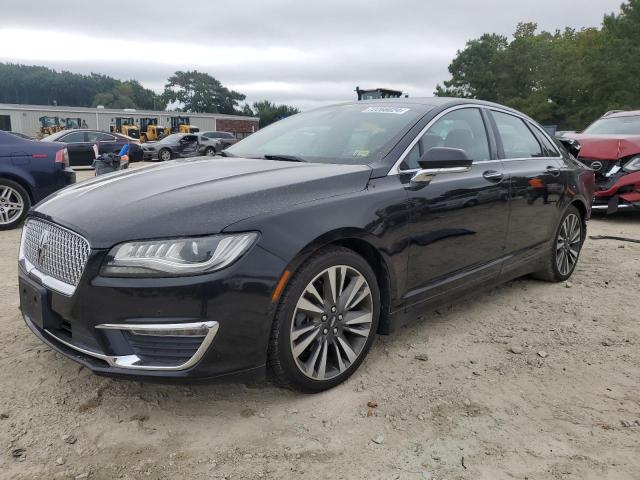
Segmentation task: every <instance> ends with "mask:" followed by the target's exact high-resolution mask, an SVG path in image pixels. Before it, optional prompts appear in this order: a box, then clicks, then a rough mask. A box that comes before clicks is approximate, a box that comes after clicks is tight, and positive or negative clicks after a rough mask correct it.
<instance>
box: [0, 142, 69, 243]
mask: <svg viewBox="0 0 640 480" xmlns="http://www.w3.org/2000/svg"><path fill="white" fill-rule="evenodd" d="M75 181H76V176H75V173H74V172H73V170H71V169H70V168H69V156H68V153H67V149H66V148H65V147H64V145H62V144H60V143H51V142H38V141H35V140H28V139H24V138H21V137H19V136H16V135H12V134H11V133H8V132H1V131H0V230H8V229H10V228H15V227H17V226H18V225H20V223H21V222H22V220H23V219H24V218H25V216H26V215H27V212H28V211H29V208H30V207H31V205H34V204H36V203H37V202H39V201H40V200H42V199H43V198H45V197H46V196H48V195H50V194H52V193H53V192H55V191H56V190H59V189H61V188H63V187H65V186H67V185H70V184H72V183H74V182H75Z"/></svg>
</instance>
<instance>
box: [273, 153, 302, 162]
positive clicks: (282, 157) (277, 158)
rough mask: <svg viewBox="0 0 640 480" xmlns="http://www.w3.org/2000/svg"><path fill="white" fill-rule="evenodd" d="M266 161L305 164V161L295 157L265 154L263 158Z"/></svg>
mask: <svg viewBox="0 0 640 480" xmlns="http://www.w3.org/2000/svg"><path fill="white" fill-rule="evenodd" d="M263 158H265V159H266V160H282V161H284V162H306V160H304V159H302V158H300V157H296V156H295V155H275V154H274V155H272V154H266V155H264V157H263Z"/></svg>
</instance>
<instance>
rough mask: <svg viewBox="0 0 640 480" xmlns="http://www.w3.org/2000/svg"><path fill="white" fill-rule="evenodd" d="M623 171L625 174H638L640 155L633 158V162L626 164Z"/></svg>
mask: <svg viewBox="0 0 640 480" xmlns="http://www.w3.org/2000/svg"><path fill="white" fill-rule="evenodd" d="M622 169H623V170H624V171H625V172H637V171H638V170H640V155H638V156H637V157H633V158H632V159H631V160H629V161H628V162H627V163H625V164H624V167H622Z"/></svg>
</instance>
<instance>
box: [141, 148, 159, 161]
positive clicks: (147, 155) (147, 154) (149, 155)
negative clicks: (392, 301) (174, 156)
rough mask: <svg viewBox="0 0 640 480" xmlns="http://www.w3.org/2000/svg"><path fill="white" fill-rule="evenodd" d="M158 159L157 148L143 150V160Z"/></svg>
mask: <svg viewBox="0 0 640 480" xmlns="http://www.w3.org/2000/svg"><path fill="white" fill-rule="evenodd" d="M157 159H158V152H156V151H155V150H153V151H152V150H144V149H143V150H142V160H144V161H145V162H149V161H152V160H157Z"/></svg>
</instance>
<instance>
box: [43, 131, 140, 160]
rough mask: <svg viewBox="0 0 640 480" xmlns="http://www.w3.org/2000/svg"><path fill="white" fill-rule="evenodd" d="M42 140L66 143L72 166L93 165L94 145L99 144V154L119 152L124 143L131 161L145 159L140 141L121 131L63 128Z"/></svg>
mask: <svg viewBox="0 0 640 480" xmlns="http://www.w3.org/2000/svg"><path fill="white" fill-rule="evenodd" d="M42 140H43V141H46V142H61V143H64V144H65V145H66V146H67V150H68V151H69V162H70V164H71V166H72V167H91V164H92V163H93V160H95V153H94V151H93V146H94V145H98V153H99V154H102V153H118V152H119V151H120V150H121V149H122V147H123V146H124V145H129V161H130V162H139V161H142V159H143V152H142V148H141V147H140V141H139V140H136V139H134V138H131V137H127V136H126V135H121V134H119V133H107V132H101V131H100V130H89V129H75V130H62V131H60V132H56V133H54V134H52V135H49V136H48V137H44V138H43V139H42Z"/></svg>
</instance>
